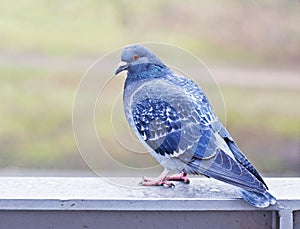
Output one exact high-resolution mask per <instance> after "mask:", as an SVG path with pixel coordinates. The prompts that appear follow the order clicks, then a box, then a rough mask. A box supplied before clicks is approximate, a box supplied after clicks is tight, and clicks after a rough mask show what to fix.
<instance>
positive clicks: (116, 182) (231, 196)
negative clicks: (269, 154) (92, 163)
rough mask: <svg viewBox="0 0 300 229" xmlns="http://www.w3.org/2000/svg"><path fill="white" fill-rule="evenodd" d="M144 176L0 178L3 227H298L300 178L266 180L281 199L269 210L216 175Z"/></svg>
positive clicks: (1, 222)
mask: <svg viewBox="0 0 300 229" xmlns="http://www.w3.org/2000/svg"><path fill="white" fill-rule="evenodd" d="M140 180H141V178H90V177H89V178H52V177H40V178H35V177H33V178H30V177H22V178H21V177H3V178H0V228H22V229H23V228H102V227H103V228H116V227H120V228H199V227H201V228H202V227H203V228H243V229H245V228H284V229H285V228H300V178H269V179H266V182H267V184H268V185H269V188H270V190H271V192H272V194H274V195H275V196H276V197H277V199H278V204H277V205H275V206H271V207H269V208H266V209H257V208H254V207H252V206H249V205H248V204H247V203H245V202H244V201H243V200H241V199H240V198H239V197H238V196H237V195H236V194H235V193H234V191H233V190H232V189H231V186H229V185H226V184H224V183H222V182H218V181H215V180H213V179H207V178H192V179H191V184H190V185H185V184H182V183H175V184H176V187H175V188H174V189H170V188H165V187H142V186H139V185H138V183H139V182H140ZM29 219H30V220H29ZM26 222H27V223H26ZM1 225H6V226H5V227H3V226H1ZM42 225H44V226H42Z"/></svg>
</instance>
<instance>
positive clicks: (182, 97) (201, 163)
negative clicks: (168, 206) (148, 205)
mask: <svg viewBox="0 0 300 229" xmlns="http://www.w3.org/2000/svg"><path fill="white" fill-rule="evenodd" d="M121 61H122V62H124V65H120V66H119V67H118V68H117V69H116V71H115V74H116V75H117V74H118V73H120V72H122V71H124V70H126V71H127V78H126V81H125V85H124V94H123V102H124V110H125V115H126V118H127V120H128V123H129V125H130V127H131V128H132V129H133V131H134V132H135V134H136V135H137V136H138V138H139V139H140V141H141V142H142V143H144V145H145V146H146V148H147V149H148V150H149V151H150V152H151V155H152V156H153V157H154V158H155V159H156V160H157V161H158V162H159V163H160V164H161V165H162V166H163V167H164V168H165V169H164V171H163V172H162V174H161V175H160V176H159V177H158V178H156V179H153V180H149V179H147V178H144V180H143V182H142V184H143V185H146V186H147V185H148V186H150V185H167V186H173V184H172V183H171V182H170V181H174V180H181V181H184V182H185V183H189V180H188V178H187V174H201V175H204V176H207V177H212V178H215V179H217V180H220V181H223V182H226V183H229V184H231V185H234V186H236V187H238V188H237V189H238V190H239V193H240V195H241V196H242V198H243V199H244V200H245V201H246V202H248V203H249V204H251V205H253V206H256V207H261V208H263V207H268V206H269V205H270V204H271V205H273V204H275V203H276V199H275V197H273V196H272V195H271V194H270V193H269V192H268V187H267V185H266V183H265V182H264V180H263V178H262V177H261V176H260V174H259V173H258V171H257V170H256V169H255V168H254V166H253V165H252V164H251V163H250V162H249V160H248V159H247V158H246V157H245V155H244V154H243V153H242V152H241V150H240V149H239V147H238V146H237V145H236V143H235V142H234V140H233V139H232V137H231V136H230V134H229V132H228V131H227V130H226V128H225V127H224V126H223V125H222V123H221V122H220V121H219V119H218V117H217V116H216V115H215V113H214V111H213V109H212V107H211V106H210V104H209V101H208V99H207V97H206V95H205V94H204V92H203V91H202V90H201V88H200V87H199V86H198V85H197V84H196V83H195V82H193V81H192V80H190V79H188V78H187V77H185V76H181V75H179V74H177V73H175V72H174V71H172V70H171V69H170V68H168V67H167V66H166V65H165V64H164V63H163V62H162V61H161V60H160V59H159V58H157V57H156V56H155V55H154V54H153V53H152V52H151V51H150V50H149V49H147V48H145V47H143V46H141V45H130V46H127V47H125V48H124V49H123V50H122V53H121ZM170 172H179V174H178V175H173V176H168V174H169V173H170Z"/></svg>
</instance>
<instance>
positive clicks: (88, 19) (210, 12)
mask: <svg viewBox="0 0 300 229" xmlns="http://www.w3.org/2000/svg"><path fill="white" fill-rule="evenodd" d="M299 22H300V2H299V1H298V0H297V1H296V0H290V1H284V0H272V1H271V0H270V1H269V0H263V1H255V0H253V1H251V0H240V1H238V0H230V1H226V2H225V1H224V2H217V1H214V2H212V1H208V0H206V1H201V2H199V1H196V0H188V1H185V2H184V4H183V3H182V2H180V1H167V0H160V1H158V0H157V1H156V0H154V1H128V0H120V1H118V0H114V1H97V0H87V1H83V0H74V1H67V0H64V1H58V0H57V1H56V0H52V1H48V0H19V1H0V123H1V124H0V175H2V176H14V175H17V176H44V175H45V176H93V175H94V173H93V172H92V171H91V170H90V168H89V166H88V165H87V164H86V163H85V162H84V160H83V158H82V157H81V155H80V153H79V151H78V149H77V147H76V143H75V140H74V135H73V129H72V106H73V101H74V97H75V95H76V90H77V87H78V85H79V83H80V80H81V78H82V77H83V75H84V74H85V72H86V71H87V69H88V68H89V67H90V66H91V65H92V64H93V63H94V62H95V61H96V60H97V59H98V58H99V57H101V56H103V55H105V54H107V53H108V52H111V51H113V50H116V49H120V48H121V47H122V46H125V45H128V44H132V43H139V42H162V43H168V44H171V45H173V46H178V47H181V48H184V49H186V50H188V51H190V52H192V53H193V54H194V55H196V56H197V57H199V58H200V59H201V60H202V61H203V62H204V63H205V64H206V66H207V67H208V68H209V69H210V71H211V72H212V74H213V75H214V77H215V79H216V81H217V82H218V83H219V86H220V88H221V91H222V93H223V96H224V101H225V105H226V110H227V119H226V120H223V121H224V122H225V121H226V125H227V128H228V129H229V130H230V132H231V134H232V135H233V137H234V138H235V139H236V141H237V142H238V144H239V146H240V148H241V149H243V151H244V152H245V154H246V155H247V157H248V158H249V159H250V161H252V162H253V163H254V164H255V166H256V167H257V168H258V169H259V170H260V171H261V172H262V173H263V174H264V175H269V176H299V175H300V27H299ZM117 58H118V57H117ZM118 61H119V59H116V60H115V62H112V63H111V64H108V65H107V66H108V68H110V66H112V69H111V70H110V71H111V72H113V71H114V68H115V66H116V64H117V63H118ZM94 74H97V75H98V77H99V78H101V77H106V78H107V77H108V76H102V75H101V69H100V70H98V71H97V72H95V73H94ZM111 76H112V75H111ZM109 77H110V76H109ZM124 79H125V78H120V79H119V81H118V84H117V86H115V87H114V88H113V90H111V93H112V94H113V93H119V92H120V91H121V89H122V87H123V86H122V85H123V81H124ZM116 90H117V92H116ZM107 96H109V95H107ZM102 109H104V110H105V109H107V110H109V109H110V107H109V105H107V107H105V106H104V107H102ZM215 109H216V110H218V109H219V108H218V107H216V108H215ZM82 112H84V111H82ZM221 119H222V117H221ZM98 128H100V129H101V132H102V133H103V135H105V133H106V131H108V130H107V129H108V128H109V127H108V126H107V125H103V126H99V127H98ZM124 128H127V127H126V126H125V127H124ZM120 131H121V130H120ZM110 141H111V146H112V148H111V149H112V150H115V149H114V147H113V146H114V140H113V139H110V138H108V139H107V143H108V146H109V145H110V144H109V142H110ZM108 148H109V147H108ZM97 153H99V154H100V155H101V153H103V152H97ZM114 153H115V154H116V157H117V158H118V155H120V157H124V155H123V156H122V151H120V150H119V151H118V150H117V151H114ZM123 159H124V158H123ZM124 160H128V161H130V162H131V163H132V164H139V163H140V162H139V159H138V157H137V159H136V161H135V157H134V156H132V157H128V158H127V159H126V158H125V159H124ZM149 160H151V158H150V159H149ZM109 165H110V163H109V162H108V161H105V160H103V161H102V162H99V167H102V166H103V168H104V169H105V170H106V171H107V173H108V174H112V175H114V174H116V173H117V172H118V171H116V170H115V169H114V168H111V167H110V166H109ZM120 172H121V173H122V171H120ZM136 175H138V176H142V175H148V174H141V173H140V172H139V171H138V170H137V171H136Z"/></svg>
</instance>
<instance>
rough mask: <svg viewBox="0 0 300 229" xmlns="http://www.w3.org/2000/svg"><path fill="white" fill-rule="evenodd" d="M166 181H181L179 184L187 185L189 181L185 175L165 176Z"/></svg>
mask: <svg viewBox="0 0 300 229" xmlns="http://www.w3.org/2000/svg"><path fill="white" fill-rule="evenodd" d="M166 180H167V181H181V182H183V183H185V184H189V183H190V180H189V178H188V177H187V174H186V173H179V174H175V175H171V176H167V177H166Z"/></svg>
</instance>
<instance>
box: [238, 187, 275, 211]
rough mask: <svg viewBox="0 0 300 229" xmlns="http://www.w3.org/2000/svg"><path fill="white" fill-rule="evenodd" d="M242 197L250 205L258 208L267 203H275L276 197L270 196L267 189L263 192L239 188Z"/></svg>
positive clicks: (264, 206)
mask: <svg viewBox="0 0 300 229" xmlns="http://www.w3.org/2000/svg"><path fill="white" fill-rule="evenodd" d="M239 192H240V194H241V196H242V198H243V199H244V200H245V201H246V202H247V203H249V204H250V205H252V206H254V207H258V208H266V207H268V206H269V205H274V204H275V203H276V198H275V197H274V196H272V195H271V194H270V193H269V192H268V191H265V192H264V193H260V192H255V191H248V190H245V189H239Z"/></svg>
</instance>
